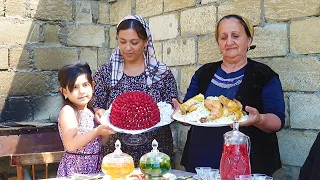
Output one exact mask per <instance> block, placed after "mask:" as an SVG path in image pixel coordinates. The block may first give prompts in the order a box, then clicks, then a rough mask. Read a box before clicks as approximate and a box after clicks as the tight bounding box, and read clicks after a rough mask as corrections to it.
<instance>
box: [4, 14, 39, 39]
mask: <svg viewBox="0 0 320 180" xmlns="http://www.w3.org/2000/svg"><path fill="white" fill-rule="evenodd" d="M0 24H1V27H2V28H0V44H4V45H14V44H20V45H24V44H25V43H27V42H33V41H34V36H37V35H39V34H38V33H39V29H37V27H39V26H38V25H36V24H34V23H33V22H31V21H24V22H17V21H15V20H13V19H6V18H0Z"/></svg>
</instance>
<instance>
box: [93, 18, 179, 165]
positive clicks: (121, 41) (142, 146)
mask: <svg viewBox="0 0 320 180" xmlns="http://www.w3.org/2000/svg"><path fill="white" fill-rule="evenodd" d="M117 44H118V45H117V47H116V48H115V49H114V51H113V53H112V55H111V57H110V61H108V62H107V63H106V64H103V65H102V66H100V67H99V68H98V71H97V73H96V74H95V76H94V81H95V83H96V86H95V90H94V100H93V106H94V107H95V117H96V119H97V120H98V121H99V120H100V118H101V117H102V116H103V115H104V113H105V110H106V109H108V108H109V107H110V105H111V104H112V102H113V101H114V100H115V99H116V98H117V97H118V96H119V95H121V94H122V93H126V92H130V91H141V92H145V93H147V94H148V95H150V96H151V97H152V98H153V99H154V101H156V102H160V101H163V102H167V103H170V104H172V101H171V99H172V98H177V97H178V91H177V85H176V81H175V79H174V76H173V74H172V72H171V70H170V69H169V68H168V67H167V66H166V65H165V64H163V63H161V62H159V61H158V60H157V59H156V57H155V51H154V47H153V42H152V36H151V32H150V30H149V27H148V24H147V23H146V22H145V21H144V20H143V19H142V18H141V17H140V16H127V17H125V18H124V19H122V20H121V21H120V22H119V24H118V26H117ZM135 138H136V136H130V135H128V134H123V133H117V134H115V135H112V136H111V137H110V139H109V141H108V143H107V144H106V145H105V146H103V148H102V150H103V152H104V153H105V154H107V153H111V152H113V151H114V143H115V141H116V140H117V139H119V140H120V141H121V143H122V147H121V149H122V151H123V152H126V153H129V154H130V155H131V156H132V157H133V159H134V161H135V165H136V166H137V164H138V162H139V159H140V157H141V156H142V155H143V154H145V153H148V152H150V151H151V149H152V147H151V142H152V140H153V139H156V140H157V141H158V143H159V150H160V151H161V152H164V153H166V154H168V155H169V156H170V157H172V154H173V140H172V134H171V129H170V125H166V126H162V127H159V128H157V129H155V130H153V131H150V132H145V133H142V134H139V136H138V138H137V139H135Z"/></svg>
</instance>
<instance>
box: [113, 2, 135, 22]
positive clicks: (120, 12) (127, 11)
mask: <svg viewBox="0 0 320 180" xmlns="http://www.w3.org/2000/svg"><path fill="white" fill-rule="evenodd" d="M128 15H131V0H120V1H117V2H115V3H113V4H111V7H110V23H111V24H112V25H116V24H118V23H119V21H120V20H121V19H122V18H124V17H125V16H128Z"/></svg>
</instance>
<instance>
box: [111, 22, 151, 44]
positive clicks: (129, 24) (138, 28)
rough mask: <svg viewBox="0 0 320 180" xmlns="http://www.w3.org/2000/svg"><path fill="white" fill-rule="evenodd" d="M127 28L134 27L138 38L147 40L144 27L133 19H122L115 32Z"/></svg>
mask: <svg viewBox="0 0 320 180" xmlns="http://www.w3.org/2000/svg"><path fill="white" fill-rule="evenodd" d="M127 29H134V30H135V31H136V32H137V34H138V36H139V38H141V39H143V40H147V39H148V35H147V33H146V30H145V29H144V27H143V25H142V24H141V23H140V22H139V21H138V20H135V19H126V20H124V21H122V22H121V23H120V24H119V26H118V28H117V34H119V31H120V30H127Z"/></svg>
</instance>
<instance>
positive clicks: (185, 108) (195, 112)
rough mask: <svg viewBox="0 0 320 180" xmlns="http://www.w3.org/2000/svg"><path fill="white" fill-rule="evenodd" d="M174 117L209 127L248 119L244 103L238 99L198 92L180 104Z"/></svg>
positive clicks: (181, 120)
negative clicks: (205, 94)
mask: <svg viewBox="0 0 320 180" xmlns="http://www.w3.org/2000/svg"><path fill="white" fill-rule="evenodd" d="M172 117H173V119H175V120H177V121H180V122H184V123H188V124H192V125H196V126H207V127H220V126H228V125H230V124H232V123H233V122H234V121H238V122H243V121H246V120H247V119H248V115H247V114H246V112H244V111H243V110H242V104H241V103H240V102H239V101H237V100H236V99H233V100H231V99H228V98H227V97H225V96H223V95H221V96H208V97H206V98H204V95H203V94H198V95H196V96H194V97H192V98H190V99H189V100H187V101H186V102H184V103H183V104H181V105H180V106H179V110H178V111H176V113H174V114H173V116H172Z"/></svg>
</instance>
